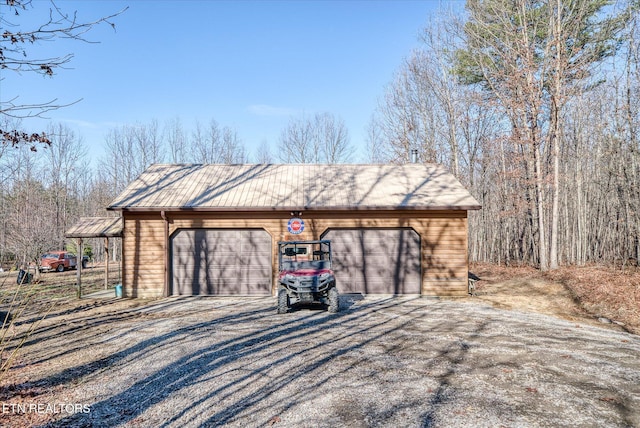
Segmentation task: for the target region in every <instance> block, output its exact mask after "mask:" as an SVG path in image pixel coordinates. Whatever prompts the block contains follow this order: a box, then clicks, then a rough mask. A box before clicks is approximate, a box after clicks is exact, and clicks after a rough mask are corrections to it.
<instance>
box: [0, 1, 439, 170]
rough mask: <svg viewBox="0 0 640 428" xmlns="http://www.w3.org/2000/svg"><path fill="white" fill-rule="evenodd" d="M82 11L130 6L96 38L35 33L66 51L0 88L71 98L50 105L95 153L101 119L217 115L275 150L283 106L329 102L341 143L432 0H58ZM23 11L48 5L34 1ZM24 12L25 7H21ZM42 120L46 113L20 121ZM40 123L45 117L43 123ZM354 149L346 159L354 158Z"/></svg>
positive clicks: (285, 117) (297, 109)
mask: <svg viewBox="0 0 640 428" xmlns="http://www.w3.org/2000/svg"><path fill="white" fill-rule="evenodd" d="M57 4H58V5H59V6H60V7H61V8H62V9H63V10H65V11H67V12H73V11H75V10H77V11H78V17H79V20H84V21H91V20H94V19H97V18H99V17H102V16H106V15H109V14H111V13H114V12H117V11H119V10H121V9H123V8H125V7H127V6H128V7H129V9H128V10H127V11H125V12H124V13H123V14H122V15H120V16H118V17H116V18H114V19H113V22H115V24H116V31H115V32H114V31H113V29H111V27H109V26H101V27H99V28H95V29H94V30H92V31H91V32H90V33H89V34H88V35H87V38H88V39H90V40H93V41H99V42H100V43H98V44H87V43H80V42H66V41H57V42H55V43H42V44H41V45H40V46H35V47H34V49H44V50H45V51H46V52H47V55H50V56H58V55H63V54H66V53H73V54H74V55H75V56H74V58H73V60H72V62H71V63H70V64H69V66H70V67H71V68H70V69H67V70H60V71H58V73H57V74H56V75H55V76H54V77H53V78H47V77H41V76H35V75H33V76H32V75H29V74H22V75H19V76H18V75H16V74H15V73H11V72H7V71H3V72H2V74H1V76H2V77H3V78H4V80H2V81H0V85H1V86H0V96H1V97H2V99H3V100H7V99H10V98H12V97H13V96H15V95H19V96H20V98H19V101H20V102H22V103H35V102H42V101H49V100H51V99H54V98H57V99H58V100H59V102H60V103H67V102H73V101H75V100H77V99H80V98H82V101H81V102H79V103H78V104H76V105H73V106H70V107H67V108H64V109H61V110H57V111H53V112H50V113H49V114H48V115H47V117H48V118H50V120H51V121H54V122H63V123H65V124H67V125H68V126H69V127H70V128H71V129H73V130H74V131H75V132H76V133H77V134H78V135H79V136H81V137H82V138H83V140H84V142H85V144H86V145H87V146H89V147H90V148H91V151H92V152H93V153H95V154H96V155H100V154H101V153H102V149H101V147H102V144H103V142H104V136H105V135H106V133H107V132H108V130H109V129H111V128H113V127H117V126H121V125H124V124H135V123H148V122H149V121H151V120H152V119H156V120H158V122H159V124H160V125H161V126H162V125H164V124H165V123H166V122H168V121H169V120H172V119H174V118H176V117H179V118H180V120H181V121H182V124H183V126H184V127H185V128H186V129H187V130H189V131H190V130H191V129H192V128H193V127H194V124H195V121H196V120H198V121H200V122H201V123H202V124H203V125H204V124H207V123H208V122H209V121H210V120H211V119H215V120H216V121H217V122H218V123H219V124H220V125H221V126H230V127H232V128H235V129H236V130H237V131H238V135H239V137H240V138H241V140H242V141H243V143H244V144H245V146H246V147H247V149H248V150H249V152H250V153H254V152H255V149H256V148H257V146H259V145H260V144H261V143H262V142H263V141H266V142H267V143H269V145H270V146H271V150H272V152H275V151H276V148H277V145H278V139H279V135H280V132H281V131H282V129H284V128H285V127H286V125H287V123H288V121H289V119H290V118H291V117H292V116H293V117H299V116H301V115H303V114H306V115H312V114H314V113H316V112H330V113H333V114H334V115H336V116H339V117H341V118H342V119H344V121H345V123H346V125H347V128H348V129H349V133H350V136H351V142H352V143H353V144H354V145H355V146H356V147H357V148H362V147H363V146H364V138H365V127H366V125H367V123H368V121H369V118H370V116H371V114H372V113H373V111H374V109H375V107H376V103H377V100H378V99H379V98H380V97H382V96H383V94H384V88H385V85H387V84H389V83H390V82H391V80H392V78H393V74H394V72H395V71H396V70H397V69H398V67H399V66H400V64H401V62H402V60H403V58H405V57H407V56H408V55H409V54H410V53H411V50H412V49H414V48H416V47H419V45H420V41H419V34H420V32H421V30H422V29H423V28H424V26H425V25H426V23H427V21H428V19H429V17H430V16H433V15H434V14H435V13H436V12H437V9H438V8H439V3H438V2H436V1H365V0H360V1H337V0H335V1H329V0H325V1H236V2H231V1H169V0H166V1H142V0H137V1H128V2H126V1H87V0H85V1H64V0H58V2H57ZM34 5H35V6H36V8H35V10H33V11H30V12H28V14H29V16H32V15H37V14H38V13H40V14H41V13H43V12H47V11H48V5H49V4H48V2H45V1H44V0H34ZM25 16H26V15H25ZM28 124H29V126H31V125H32V124H33V125H34V126H36V127H38V128H44V127H45V126H46V121H42V120H41V121H37V122H31V121H30V122H28ZM43 125H44V126H43ZM363 151H364V149H361V151H360V152H359V153H358V155H357V157H356V160H362V159H363V158H364V153H363Z"/></svg>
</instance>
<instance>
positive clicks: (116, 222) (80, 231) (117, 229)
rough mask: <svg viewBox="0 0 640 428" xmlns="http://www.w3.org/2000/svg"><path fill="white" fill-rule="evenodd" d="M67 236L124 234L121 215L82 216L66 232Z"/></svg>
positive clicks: (113, 235) (85, 236)
mask: <svg viewBox="0 0 640 428" xmlns="http://www.w3.org/2000/svg"><path fill="white" fill-rule="evenodd" d="M65 236H66V237H67V238H100V237H109V238H110V237H116V236H122V219H121V218H120V217H81V218H80V220H78V221H77V222H76V223H75V224H74V225H73V226H71V227H70V228H69V229H68V230H67V231H66V232H65Z"/></svg>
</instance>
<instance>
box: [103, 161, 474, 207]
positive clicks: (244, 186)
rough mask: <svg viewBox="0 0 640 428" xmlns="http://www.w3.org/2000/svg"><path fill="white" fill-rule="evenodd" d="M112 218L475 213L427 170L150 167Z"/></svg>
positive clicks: (436, 169) (447, 180) (457, 190)
mask: <svg viewBox="0 0 640 428" xmlns="http://www.w3.org/2000/svg"><path fill="white" fill-rule="evenodd" d="M108 209H110V210H116V211H127V210H138V211H160V210H166V211H171V210H207V211H221V210H256V211H264V210H383V209H420V210H423V209H430V210H434V209H446V210H474V209H480V204H478V202H477V201H476V200H475V199H474V198H473V196H471V194H470V193H469V192H468V191H467V190H466V189H465V188H464V187H463V186H462V185H461V184H460V182H459V181H458V180H457V179H456V178H455V177H454V176H453V175H452V174H451V173H449V172H448V171H447V170H446V169H445V168H443V167H441V166H438V165H429V164H426V165H425V164H405V165H345V164H332V165H316V164H295V165H291V164H285V165H277V164H257V165H219V164H210V165H200V164H156V165H152V166H150V167H149V168H148V169H147V170H146V171H144V172H143V173H142V174H141V175H140V176H139V177H138V178H137V179H136V180H134V181H133V182H132V183H131V184H129V186H128V187H127V188H126V189H125V190H124V191H123V192H122V193H121V194H120V195H119V196H118V197H117V198H116V199H115V200H114V201H113V202H112V203H111V205H110V206H109V207H108Z"/></svg>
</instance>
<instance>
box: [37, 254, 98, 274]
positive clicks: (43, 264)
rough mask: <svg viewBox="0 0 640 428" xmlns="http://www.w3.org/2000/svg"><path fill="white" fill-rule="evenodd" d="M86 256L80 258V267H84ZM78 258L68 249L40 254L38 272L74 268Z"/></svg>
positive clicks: (76, 265)
mask: <svg viewBox="0 0 640 428" xmlns="http://www.w3.org/2000/svg"><path fill="white" fill-rule="evenodd" d="M86 265H87V257H86V256H85V257H83V258H82V267H83V268H84V267H86ZM77 267H78V259H77V257H76V255H75V254H73V253H70V252H68V251H51V252H48V253H46V254H43V255H42V258H41V259H40V272H48V271H52V270H54V271H56V272H62V271H64V270H66V269H76V268H77Z"/></svg>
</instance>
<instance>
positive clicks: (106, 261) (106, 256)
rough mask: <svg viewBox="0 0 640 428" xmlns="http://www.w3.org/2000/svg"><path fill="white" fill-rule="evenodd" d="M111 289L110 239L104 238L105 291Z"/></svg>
mask: <svg viewBox="0 0 640 428" xmlns="http://www.w3.org/2000/svg"><path fill="white" fill-rule="evenodd" d="M108 288H109V238H108V237H105V238H104V289H105V290H106V289H108Z"/></svg>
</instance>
